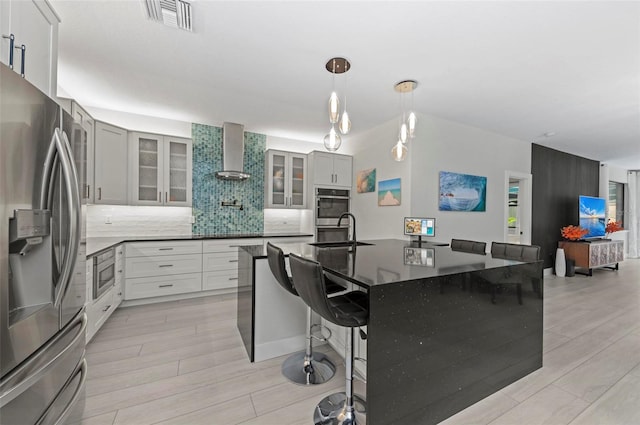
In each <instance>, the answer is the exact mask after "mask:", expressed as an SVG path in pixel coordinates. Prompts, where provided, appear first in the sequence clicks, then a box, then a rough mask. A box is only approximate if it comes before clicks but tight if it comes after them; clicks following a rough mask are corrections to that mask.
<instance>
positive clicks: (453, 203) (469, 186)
mask: <svg viewBox="0 0 640 425" xmlns="http://www.w3.org/2000/svg"><path fill="white" fill-rule="evenodd" d="M438 209H439V210H440V211H486V210H487V178H486V177H481V176H472V175H470V174H459V173H452V172H449V171H440V201H439V203H438Z"/></svg>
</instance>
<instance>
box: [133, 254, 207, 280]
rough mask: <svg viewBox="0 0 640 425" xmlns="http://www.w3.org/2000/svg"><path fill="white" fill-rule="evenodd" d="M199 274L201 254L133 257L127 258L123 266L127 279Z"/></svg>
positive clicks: (200, 270)
mask: <svg viewBox="0 0 640 425" xmlns="http://www.w3.org/2000/svg"><path fill="white" fill-rule="evenodd" d="M200 272H202V255H201V254H185V255H172V256H160V257H134V258H128V259H127V263H126V264H125V274H126V276H127V278H136V277H147V276H165V275H176V274H182V273H200Z"/></svg>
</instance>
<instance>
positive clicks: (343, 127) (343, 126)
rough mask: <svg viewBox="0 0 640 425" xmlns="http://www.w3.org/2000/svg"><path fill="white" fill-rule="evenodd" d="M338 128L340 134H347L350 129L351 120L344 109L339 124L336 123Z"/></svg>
mask: <svg viewBox="0 0 640 425" xmlns="http://www.w3.org/2000/svg"><path fill="white" fill-rule="evenodd" d="M338 128H339V129H340V133H342V134H349V131H351V120H350V119H349V114H348V113H347V110H346V109H345V110H344V112H343V113H342V117H341V118H340V125H338Z"/></svg>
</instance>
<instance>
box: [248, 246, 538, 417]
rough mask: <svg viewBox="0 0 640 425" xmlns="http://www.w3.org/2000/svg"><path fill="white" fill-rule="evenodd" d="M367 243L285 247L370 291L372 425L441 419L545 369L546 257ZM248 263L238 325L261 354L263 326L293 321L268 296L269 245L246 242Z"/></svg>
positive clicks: (369, 413)
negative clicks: (271, 314) (269, 317)
mask: <svg viewBox="0 0 640 425" xmlns="http://www.w3.org/2000/svg"><path fill="white" fill-rule="evenodd" d="M366 242H367V243H370V244H371V245H363V246H358V247H356V248H353V247H335V248H319V247H314V246H311V245H309V244H305V243H290V244H289V243H283V244H279V245H278V246H280V247H281V248H282V249H283V251H284V252H285V254H288V253H296V254H298V255H301V256H304V257H307V258H311V259H314V260H317V261H319V262H320V263H321V264H322V265H323V268H324V269H325V271H326V272H329V273H332V274H334V275H337V276H338V277H340V278H342V279H344V281H345V282H348V283H349V284H351V285H353V286H354V287H357V288H356V289H360V290H363V291H366V292H368V293H369V324H368V327H367V341H366V342H367V353H366V358H367V362H366V377H367V386H366V387H367V390H366V392H367V394H366V400H367V423H368V424H369V425H393V424H415V425H420V424H435V423H438V422H441V421H442V420H444V419H446V418H448V417H450V416H452V415H453V414H455V413H457V412H458V411H460V410H462V409H464V408H466V407H468V406H470V405H472V404H474V403H475V402H477V401H479V400H481V399H483V398H485V397H487V396H488V395H490V394H493V393H494V392H496V391H498V390H499V389H501V388H503V387H505V386H507V385H509V384H510V383H512V382H515V381H516V380H518V379H520V378H522V377H524V376H526V375H527V374H529V373H531V372H533V371H534V370H536V369H538V368H540V367H542V331H543V321H542V308H543V302H542V301H543V299H542V295H543V294H542V279H543V275H542V262H541V261H536V262H518V261H512V260H504V259H497V258H493V257H492V256H491V255H479V254H470V253H464V252H457V251H453V250H451V249H450V248H449V247H440V246H434V247H430V248H421V247H417V246H414V245H411V244H410V243H409V242H408V241H403V240H372V241H366ZM239 262H240V263H239V267H240V272H239V291H238V329H239V330H240V333H241V335H242V338H243V340H244V342H245V346H246V347H247V351H248V352H249V355H250V357H251V359H252V361H254V360H256V359H255V358H254V356H253V354H254V353H253V350H254V349H255V344H254V343H255V342H256V340H261V338H262V342H264V343H265V345H267V346H268V345H269V344H268V341H267V342H265V341H264V337H263V335H261V332H262V331H261V330H260V329H267V328H268V327H269V326H271V327H275V328H278V326H279V325H278V323H283V324H285V325H284V326H285V327H286V326H287V325H286V324H287V323H289V322H290V321H288V320H286V317H287V316H286V314H285V312H286V310H287V307H286V306H284V305H280V306H274V307H273V308H272V307H271V306H270V305H269V304H268V303H269V301H268V299H269V296H267V297H266V299H265V298H264V296H262V295H260V296H258V293H260V291H264V290H266V288H265V287H266V286H269V285H270V283H264V282H267V281H268V279H270V278H272V277H271V276H268V274H269V269H268V267H267V268H265V267H264V264H266V253H265V251H264V249H263V248H262V247H259V246H254V247H243V248H241V249H240V255H239ZM274 285H276V284H274ZM273 288H274V291H271V298H272V299H273V297H275V296H280V297H281V298H283V299H285V300H287V301H286V302H287V303H291V305H293V307H292V309H293V310H292V311H296V313H295V314H297V315H299V314H300V313H301V312H303V311H304V310H303V309H304V306H303V305H301V303H302V302H301V300H299V299H297V298H296V297H293V296H290V294H287V293H286V292H285V291H283V290H282V289H281V288H277V287H276V286H274V287H273ZM275 289H277V290H278V291H280V292H278V291H276V290H275ZM286 297H290V299H287V298H286ZM270 309H272V310H276V309H277V312H276V316H277V317H278V318H279V319H278V320H275V321H274V322H273V323H260V324H259V325H258V324H257V323H256V321H257V320H258V321H261V319H256V317H255V314H256V312H268V311H269V310H270ZM262 314H266V313H262ZM296 317H298V316H296ZM296 320H297V319H294V320H292V321H293V322H295V321H296ZM300 322H304V321H303V320H302V321H300ZM299 325H300V326H301V331H304V323H300V324H299ZM267 331H268V330H267ZM267 339H268V338H267ZM300 348H302V346H301V347H300ZM291 351H295V349H292V350H291ZM310 415H311V413H310Z"/></svg>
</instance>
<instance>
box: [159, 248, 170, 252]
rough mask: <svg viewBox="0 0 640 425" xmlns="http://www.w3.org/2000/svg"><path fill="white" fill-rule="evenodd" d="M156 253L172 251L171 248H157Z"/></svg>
mask: <svg viewBox="0 0 640 425" xmlns="http://www.w3.org/2000/svg"><path fill="white" fill-rule="evenodd" d="M158 251H173V248H158Z"/></svg>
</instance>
